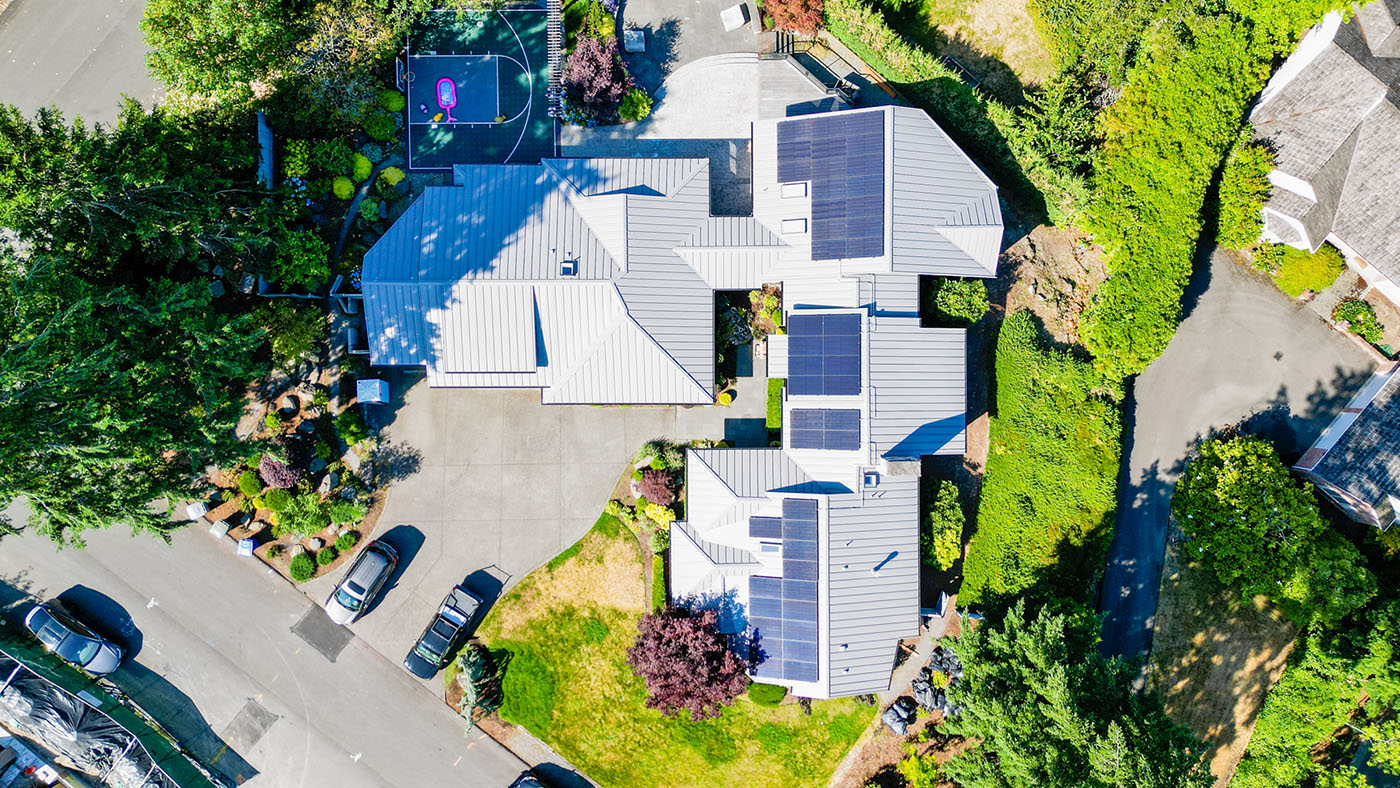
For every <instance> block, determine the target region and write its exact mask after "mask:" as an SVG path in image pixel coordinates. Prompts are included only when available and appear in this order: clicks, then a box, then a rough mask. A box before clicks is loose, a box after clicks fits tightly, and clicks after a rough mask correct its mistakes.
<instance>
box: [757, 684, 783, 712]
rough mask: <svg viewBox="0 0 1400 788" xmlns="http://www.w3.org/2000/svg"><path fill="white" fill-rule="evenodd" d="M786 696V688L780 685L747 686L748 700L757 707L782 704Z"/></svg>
mask: <svg viewBox="0 0 1400 788" xmlns="http://www.w3.org/2000/svg"><path fill="white" fill-rule="evenodd" d="M787 694H788V689H787V687H784V686H782V685H781V684H763V683H760V682H754V683H753V684H750V685H749V700H751V701H753V702H754V703H756V704H758V705H759V706H777V705H778V704H780V703H782V702H783V698H786V697H787Z"/></svg>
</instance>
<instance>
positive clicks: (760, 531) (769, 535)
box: [749, 516, 783, 539]
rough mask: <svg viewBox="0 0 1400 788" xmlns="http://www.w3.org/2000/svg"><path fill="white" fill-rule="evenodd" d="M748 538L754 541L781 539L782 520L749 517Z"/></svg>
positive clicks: (779, 518) (777, 518)
mask: <svg viewBox="0 0 1400 788" xmlns="http://www.w3.org/2000/svg"><path fill="white" fill-rule="evenodd" d="M749 536H751V537H753V538H755V539H782V538H783V518H781V517H758V516H754V517H750V518H749Z"/></svg>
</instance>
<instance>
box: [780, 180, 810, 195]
mask: <svg viewBox="0 0 1400 788" xmlns="http://www.w3.org/2000/svg"><path fill="white" fill-rule="evenodd" d="M783 196H784V197H806V196H807V182H806V181H798V182H797V183H785V184H783Z"/></svg>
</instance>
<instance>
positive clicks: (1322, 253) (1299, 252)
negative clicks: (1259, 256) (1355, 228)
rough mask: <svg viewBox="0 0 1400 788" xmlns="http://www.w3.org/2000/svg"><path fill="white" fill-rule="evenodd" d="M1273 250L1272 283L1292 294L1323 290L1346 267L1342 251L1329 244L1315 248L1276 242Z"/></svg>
mask: <svg viewBox="0 0 1400 788" xmlns="http://www.w3.org/2000/svg"><path fill="white" fill-rule="evenodd" d="M1277 253H1278V269H1277V270H1276V271H1275V272H1274V284H1276V285H1278V289H1280V290H1282V291H1283V292H1285V293H1287V294H1289V295H1291V296H1293V297H1294V298H1298V297H1299V296H1301V295H1303V293H1305V292H1307V291H1309V290H1311V291H1313V292H1321V291H1323V290H1326V289H1327V288H1329V287H1331V286H1332V283H1333V282H1335V281H1337V277H1338V276H1340V275H1341V273H1342V269H1343V268H1346V262H1345V261H1343V260H1342V253H1341V252H1339V251H1337V249H1336V247H1334V246H1332V245H1331V244H1323V245H1322V246H1320V247H1318V250H1317V251H1316V252H1309V251H1308V250H1306V249H1294V248H1293V247H1291V246H1283V245H1282V244H1280V245H1279V246H1278V248H1277Z"/></svg>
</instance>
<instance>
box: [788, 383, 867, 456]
mask: <svg viewBox="0 0 1400 788" xmlns="http://www.w3.org/2000/svg"><path fill="white" fill-rule="evenodd" d="M828 379H829V378H828ZM789 415H790V416H791V420H792V428H791V429H790V430H789V432H788V435H789V438H790V440H791V443H792V447H793V448H795V449H839V450H843V451H854V450H856V449H859V448H860V411H859V410H855V409H853V408H793V409H792V411H791V412H790V414H789Z"/></svg>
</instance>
